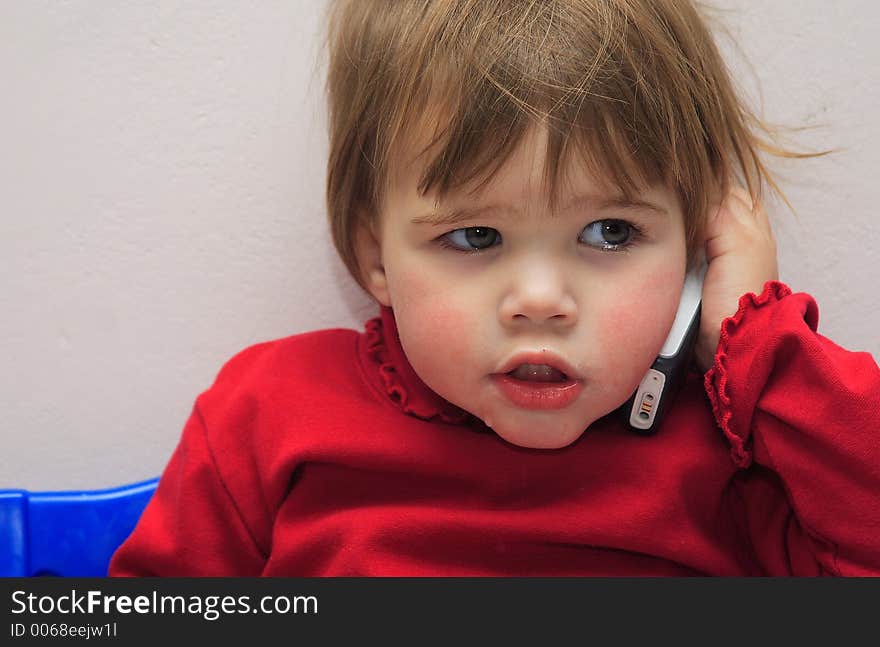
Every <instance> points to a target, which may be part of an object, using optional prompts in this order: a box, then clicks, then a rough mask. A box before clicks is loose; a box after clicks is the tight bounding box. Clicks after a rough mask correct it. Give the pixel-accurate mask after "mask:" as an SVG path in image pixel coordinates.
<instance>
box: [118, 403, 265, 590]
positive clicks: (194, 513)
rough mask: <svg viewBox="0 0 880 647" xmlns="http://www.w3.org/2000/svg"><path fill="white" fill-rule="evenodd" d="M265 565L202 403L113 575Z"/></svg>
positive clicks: (202, 572) (217, 571)
mask: <svg viewBox="0 0 880 647" xmlns="http://www.w3.org/2000/svg"><path fill="white" fill-rule="evenodd" d="M265 561H266V558H265V556H264V555H263V554H262V553H261V551H260V549H259V548H258V546H257V543H256V541H255V540H254V537H253V533H252V532H251V530H250V529H249V528H248V526H247V524H246V522H245V521H244V518H243V516H242V514H241V511H240V510H239V508H238V506H237V505H236V502H235V501H234V500H233V499H232V497H231V496H230V494H229V491H228V489H227V486H226V484H225V483H224V481H223V479H222V478H221V476H220V473H219V471H218V469H217V465H216V461H215V458H214V455H213V453H212V451H211V448H210V447H209V445H208V442H207V438H206V430H205V424H204V421H203V418H202V415H201V412H200V411H199V407H198V405H196V406H195V407H194V409H193V412H192V415H191V416H190V418H189V420H188V421H187V423H186V426H185V427H184V430H183V436H182V438H181V440H180V444H179V445H178V446H177V448H176V449H175V451H174V454H173V455H172V457H171V460H170V461H169V463H168V465H167V467H166V468H165V471H164V472H163V474H162V478H161V479H160V480H159V485H158V487H157V488H156V492H155V494H154V495H153V498H152V499H151V501H150V503H149V504H148V505H147V507H146V509H145V510H144V513H143V515H142V516H141V519H140V521H139V522H138V525H137V527H135V529H134V532H132V534H131V535H130V536H129V538H128V539H127V540H126V541H125V542H124V543H123V544H122V545H121V546H120V547H119V549H118V550H117V551H116V553H115V554H114V555H113V558H112V560H111V561H110V567H109V575H111V576H144V577H147V576H149V577H177V576H186V577H202V576H238V575H241V576H245V575H254V576H255V575H259V574H260V572H261V570H262V568H263V564H264V562H265Z"/></svg>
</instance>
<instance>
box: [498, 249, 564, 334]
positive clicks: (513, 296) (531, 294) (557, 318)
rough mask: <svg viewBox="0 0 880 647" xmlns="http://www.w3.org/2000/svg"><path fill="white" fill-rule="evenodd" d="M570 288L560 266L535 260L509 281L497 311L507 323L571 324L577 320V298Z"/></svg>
mask: <svg viewBox="0 0 880 647" xmlns="http://www.w3.org/2000/svg"><path fill="white" fill-rule="evenodd" d="M570 288H571V286H570V285H569V282H568V281H567V280H566V278H565V276H564V273H563V272H562V271H561V269H559V268H555V269H554V268H550V267H547V266H543V267H537V266H536V264H533V265H531V266H530V267H528V268H522V271H520V272H518V273H517V274H516V276H514V277H512V278H511V280H510V282H509V283H508V291H507V293H506V294H505V295H504V298H503V301H502V303H501V308H500V313H499V315H500V317H501V319H502V321H503V322H505V323H506V324H509V325H523V324H525V323H527V322H530V323H532V324H545V323H552V324H554V325H556V326H573V325H574V324H575V323H576V322H577V302H576V300H575V297H574V294H573V293H572V291H571V289H570Z"/></svg>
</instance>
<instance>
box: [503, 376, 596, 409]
mask: <svg viewBox="0 0 880 647" xmlns="http://www.w3.org/2000/svg"><path fill="white" fill-rule="evenodd" d="M491 379H492V383H493V384H494V385H495V386H496V387H497V388H498V390H499V391H500V392H501V394H502V395H504V396H505V397H506V398H507V399H508V400H510V402H512V403H513V404H514V405H516V406H518V407H521V408H523V409H563V408H565V407H567V406H568V405H570V404H571V403H572V402H574V401H575V400H576V399H577V397H578V395H580V393H581V390H582V389H583V383H582V382H581V381H580V380H572V379H567V380H565V381H562V382H531V381H526V380H518V379H516V378H515V377H513V376H511V375H506V374H498V373H496V374H493V375H492V376H491Z"/></svg>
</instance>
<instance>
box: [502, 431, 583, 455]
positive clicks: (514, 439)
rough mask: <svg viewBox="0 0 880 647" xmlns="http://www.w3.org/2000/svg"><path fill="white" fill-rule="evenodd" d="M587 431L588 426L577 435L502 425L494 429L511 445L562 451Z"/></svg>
mask: <svg viewBox="0 0 880 647" xmlns="http://www.w3.org/2000/svg"><path fill="white" fill-rule="evenodd" d="M585 430H586V426H584V428H583V429H581V430H580V431H578V432H576V433H560V432H559V430H558V429H552V430H551V429H548V430H547V431H544V432H542V431H541V430H536V429H534V428H530V429H507V428H504V427H503V426H502V425H498V428H495V429H492V431H494V432H495V433H496V434H497V435H498V436H499V437H500V438H502V439H503V440H506V441H507V442H509V443H510V444H511V445H516V446H517V447H524V448H526V449H562V448H563V447H567V446H568V445H571V444H572V443H573V442H574V441H576V440H577V439H578V438H580V437H581V435H582V434H583V433H584V431H585Z"/></svg>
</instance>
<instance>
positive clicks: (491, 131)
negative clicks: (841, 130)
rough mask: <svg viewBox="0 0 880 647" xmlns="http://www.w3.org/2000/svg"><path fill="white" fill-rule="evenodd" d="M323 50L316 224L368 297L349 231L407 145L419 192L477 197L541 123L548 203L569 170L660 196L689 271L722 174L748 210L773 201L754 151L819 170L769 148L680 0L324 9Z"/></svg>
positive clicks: (458, 2)
mask: <svg viewBox="0 0 880 647" xmlns="http://www.w3.org/2000/svg"><path fill="white" fill-rule="evenodd" d="M327 35H328V45H329V54H330V59H329V70H328V78H327V93H328V101H329V116H330V157H329V162H328V172H327V210H328V218H329V221H330V228H331V234H332V237H333V241H334V245H335V246H336V249H337V251H338V253H339V255H340V256H341V258H342V260H343V262H344V263H345V265H346V266H347V268H348V270H349V272H350V273H351V274H352V276H353V277H354V278H355V280H356V281H357V282H358V283H359V285H361V287H363V288H364V289H365V290H366V287H365V284H364V282H363V279H362V277H361V276H360V270H359V267H358V262H357V259H356V256H355V232H356V229H357V227H359V226H369V225H370V224H372V223H371V221H372V219H374V218H375V217H376V215H377V214H378V213H379V210H380V207H381V202H382V198H383V192H384V191H385V190H386V189H387V183H388V178H389V174H390V173H391V172H393V169H392V168H391V166H392V160H393V159H394V152H395V151H396V150H398V149H399V148H400V147H401V146H402V144H403V143H404V142H407V143H408V142H409V133H412V132H418V133H424V132H429V133H430V132H433V137H431V138H430V140H429V141H428V145H427V146H426V147H425V148H424V149H423V152H424V151H426V150H428V149H429V148H430V149H431V150H432V151H437V152H436V155H433V157H432V158H431V159H430V160H429V162H428V163H427V165H426V168H425V172H424V174H423V176H422V178H421V182H420V184H419V190H420V191H421V192H422V194H425V193H427V192H429V191H432V190H433V191H436V192H437V194H438V195H441V196H442V195H443V193H444V192H446V191H448V190H449V189H450V188H455V187H459V186H461V185H462V184H464V183H466V182H469V181H471V180H475V179H481V180H482V182H488V181H489V180H490V179H491V178H492V176H493V175H494V173H495V172H496V171H497V170H498V169H499V168H500V167H501V166H503V163H504V162H505V160H506V159H507V157H508V156H509V155H510V153H511V152H513V151H514V150H515V149H516V147H517V144H518V143H519V142H520V140H521V138H522V137H523V135H524V134H525V133H526V132H527V131H528V129H529V127H530V126H532V125H534V124H536V123H541V124H543V125H545V126H546V127H547V130H548V148H547V156H546V165H545V170H544V174H545V180H546V182H547V183H548V186H549V187H550V194H551V201H555V200H556V194H557V190H558V187H559V184H560V182H559V180H560V173H561V172H563V173H564V171H565V169H566V168H567V167H568V163H569V162H570V161H572V159H573V158H572V157H571V156H572V155H577V156H578V157H577V159H578V160H579V161H580V162H582V163H584V164H585V165H586V166H587V168H588V169H590V170H591V171H593V172H594V173H595V174H596V175H597V176H598V177H600V178H604V179H605V180H606V181H607V182H608V183H610V185H611V186H614V187H616V188H617V189H618V190H619V191H620V192H621V193H622V194H623V195H624V196H625V197H632V195H633V194H634V193H635V192H637V191H638V188H639V187H640V186H647V185H649V184H653V183H658V182H659V183H663V184H664V185H666V186H668V187H670V188H672V189H674V191H675V192H676V194H677V196H678V199H679V202H680V205H681V208H682V211H683V214H684V221H685V231H686V237H687V249H688V259H689V262H693V258H694V251H695V249H696V246H697V242H698V241H699V240H700V238H701V236H702V233H703V231H704V221H705V214H706V212H707V209H708V208H709V205H710V204H711V201H712V200H713V199H714V197H715V196H720V195H723V193H724V192H726V190H727V188H728V184H729V182H730V180H731V179H732V176H733V175H734V174H738V175H739V176H741V177H742V178H743V181H744V182H745V184H746V185H747V187H748V189H749V191H750V193H751V194H752V195H753V197H755V198H760V195H761V191H762V186H763V184H765V183H767V184H769V185H770V186H771V187H772V188H773V189H774V190H776V192H777V193H778V194H779V195H781V196H782V197H783V199H785V196H784V195H783V194H782V192H781V190H780V189H779V187H778V186H777V185H776V183H775V182H774V180H773V178H772V177H771V175H770V173H769V171H768V169H767V168H766V167H765V165H764V163H763V162H762V160H761V158H760V155H759V153H760V152H766V153H771V154H774V155H778V156H783V157H810V156H813V155H816V154H815V153H795V152H791V151H788V150H785V149H784V148H782V147H781V146H779V145H777V144H775V143H774V142H773V135H774V131H773V130H772V129H770V128H769V127H768V126H767V125H766V124H764V123H763V122H762V120H761V119H759V118H758V117H756V116H755V115H754V114H753V113H752V112H751V111H750V110H749V109H748V108H747V107H746V106H745V105H744V103H743V102H742V101H741V100H740V99H739V97H738V96H737V94H736V92H735V91H734V88H733V85H732V83H731V80H730V77H729V74H728V71H727V68H726V66H725V63H724V61H723V60H722V57H721V56H720V54H719V52H718V49H717V47H716V45H715V43H714V41H713V38H712V35H711V33H710V31H709V29H708V28H707V25H706V23H705V21H704V18H703V17H702V16H701V14H700V12H699V11H698V9H697V7H696V6H695V5H694V4H693V3H692V2H691V1H690V0H545V1H536V0H335V2H334V3H333V4H332V5H331V7H330V13H329V30H328V33H327ZM426 129H427V131H426ZM431 129H432V130H431ZM759 133H764V134H765V135H768V136H769V139H768V138H767V137H763V136H761V135H759ZM818 154H823V153H818ZM786 202H787V200H786ZM789 206H790V205H789Z"/></svg>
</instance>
